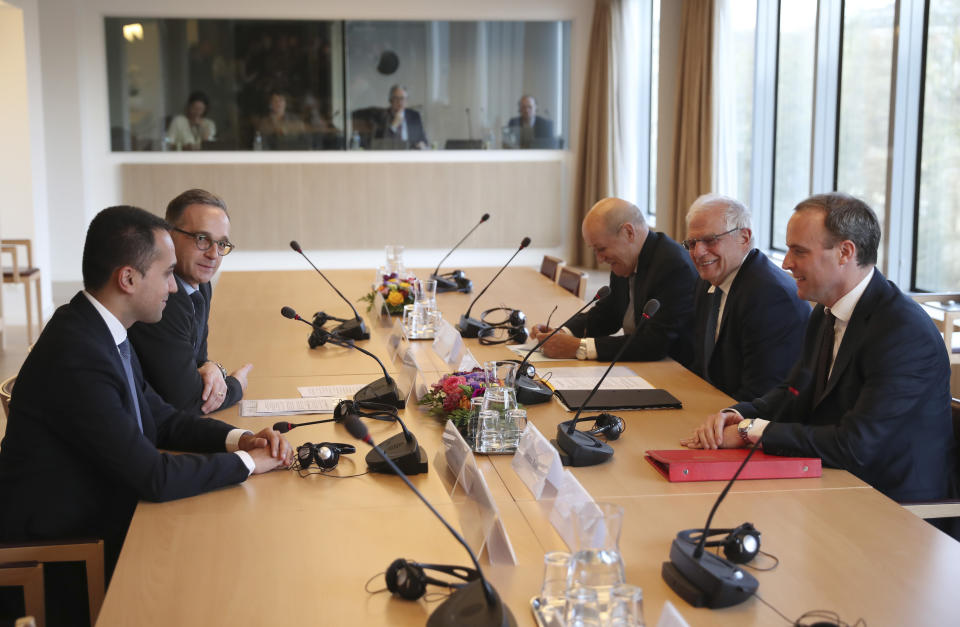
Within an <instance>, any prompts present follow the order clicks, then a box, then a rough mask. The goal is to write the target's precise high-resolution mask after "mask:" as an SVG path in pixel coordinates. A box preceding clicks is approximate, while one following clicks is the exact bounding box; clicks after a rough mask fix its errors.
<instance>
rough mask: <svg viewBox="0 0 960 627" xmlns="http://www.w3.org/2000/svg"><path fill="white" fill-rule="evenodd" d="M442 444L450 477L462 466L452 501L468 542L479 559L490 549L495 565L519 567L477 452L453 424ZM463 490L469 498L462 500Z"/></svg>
mask: <svg viewBox="0 0 960 627" xmlns="http://www.w3.org/2000/svg"><path fill="white" fill-rule="evenodd" d="M442 441H443V447H444V459H445V460H447V464H448V468H447V471H448V472H449V473H450V475H451V476H452V475H454V473H455V471H456V467H457V466H461V468H460V471H459V472H456V481H455V482H454V486H453V489H452V490H451V497H452V500H453V503H454V505H456V507H457V514H458V516H459V518H460V530H461V533H462V535H463V538H464V540H466V541H467V544H468V545H470V548H471V549H473V551H474V552H475V553H476V554H477V555H478V556H479V555H481V554H482V553H483V551H484V549H486V551H487V557H488V559H489V560H490V563H491V564H510V565H515V564H516V563H517V554H516V553H515V552H514V550H513V545H512V544H511V543H510V538H509V536H508V535H507V530H506V527H505V526H504V524H503V519H502V517H501V516H500V510H499V509H498V508H497V504H496V503H495V502H494V500H493V495H491V494H490V488H489V487H488V486H487V480H486V479H485V478H484V477H483V472H481V470H480V467H479V466H478V465H477V460H476V457H474V455H473V451H471V450H470V447H469V446H468V445H467V442H466V440H464V439H463V436H462V435H460V432H459V431H457V428H456V427H455V426H454V424H453V422H451V421H449V420H448V421H447V424H446V426H445V427H444V430H443V439H442ZM460 490H462V494H463V495H464V497H465V498H458V492H459V491H460Z"/></svg>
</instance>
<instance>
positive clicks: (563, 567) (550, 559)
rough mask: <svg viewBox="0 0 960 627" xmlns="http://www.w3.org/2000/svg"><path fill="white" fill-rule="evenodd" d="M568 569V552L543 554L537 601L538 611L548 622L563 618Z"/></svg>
mask: <svg viewBox="0 0 960 627" xmlns="http://www.w3.org/2000/svg"><path fill="white" fill-rule="evenodd" d="M569 569H570V554H569V553H566V552H564V551H551V552H549V553H547V554H546V555H544V556H543V585H542V586H540V596H539V597H538V601H539V604H540V611H541V613H542V614H543V616H544V618H546V619H547V621H548V624H549V622H552V621H553V620H554V619H556V620H557V621H560V620H562V619H563V614H564V608H565V606H566V596H567V571H568V570H569Z"/></svg>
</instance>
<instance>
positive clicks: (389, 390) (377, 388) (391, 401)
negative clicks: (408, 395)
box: [353, 377, 407, 409]
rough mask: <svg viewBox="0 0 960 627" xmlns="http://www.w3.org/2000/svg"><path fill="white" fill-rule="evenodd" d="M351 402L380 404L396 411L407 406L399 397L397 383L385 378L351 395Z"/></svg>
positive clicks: (404, 400) (403, 399)
mask: <svg viewBox="0 0 960 627" xmlns="http://www.w3.org/2000/svg"><path fill="white" fill-rule="evenodd" d="M353 400H355V401H368V402H373V403H381V404H383V405H390V406H391V407H396V408H397V409H403V408H404V407H406V405H407V401H406V399H405V398H403V397H402V396H401V394H400V390H399V389H397V382H396V381H395V380H394V379H387V378H386V377H380V378H379V379H377V380H376V381H374V382H373V383H370V384H368V385H365V386H364V387H362V388H360V389H359V390H357V393H356V394H354V395H353Z"/></svg>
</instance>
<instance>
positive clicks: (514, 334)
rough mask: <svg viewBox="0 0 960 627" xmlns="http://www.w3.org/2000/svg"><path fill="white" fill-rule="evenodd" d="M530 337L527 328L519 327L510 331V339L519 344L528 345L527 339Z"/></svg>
mask: <svg viewBox="0 0 960 627" xmlns="http://www.w3.org/2000/svg"><path fill="white" fill-rule="evenodd" d="M529 337H530V332H529V331H527V327H525V326H522V325H521V326H519V327H517V328H514V329H512V330H511V331H510V339H511V340H513V341H514V342H516V343H517V344H526V342H527V339H529Z"/></svg>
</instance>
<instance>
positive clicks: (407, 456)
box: [366, 433, 427, 475]
mask: <svg viewBox="0 0 960 627" xmlns="http://www.w3.org/2000/svg"><path fill="white" fill-rule="evenodd" d="M377 446H378V447H379V448H380V450H382V451H383V452H384V453H385V454H386V455H387V457H389V458H390V459H391V460H392V461H393V463H394V464H396V465H397V467H398V468H399V469H400V470H401V471H402V472H403V473H404V474H405V475H418V474H420V473H422V472H427V454H426V453H425V452H424V450H423V449H422V448H420V444H419V443H418V442H417V438H416V436H414V435H413V434H411V436H410V441H409V442H407V438H406V435H405V434H403V433H398V434H397V435H394V436H391V437H389V438H387V439H386V440H384V441H383V442H381V443H380V444H378V445H377ZM366 459H367V468H368V469H369V470H370V472H379V473H383V474H389V475H392V474H395V473H394V472H393V469H392V468H390V464H388V463H387V462H386V460H384V459H383V457H381V456H380V453H378V452H377V450H376V449H371V450H370V452H369V453H367V458H366Z"/></svg>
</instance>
